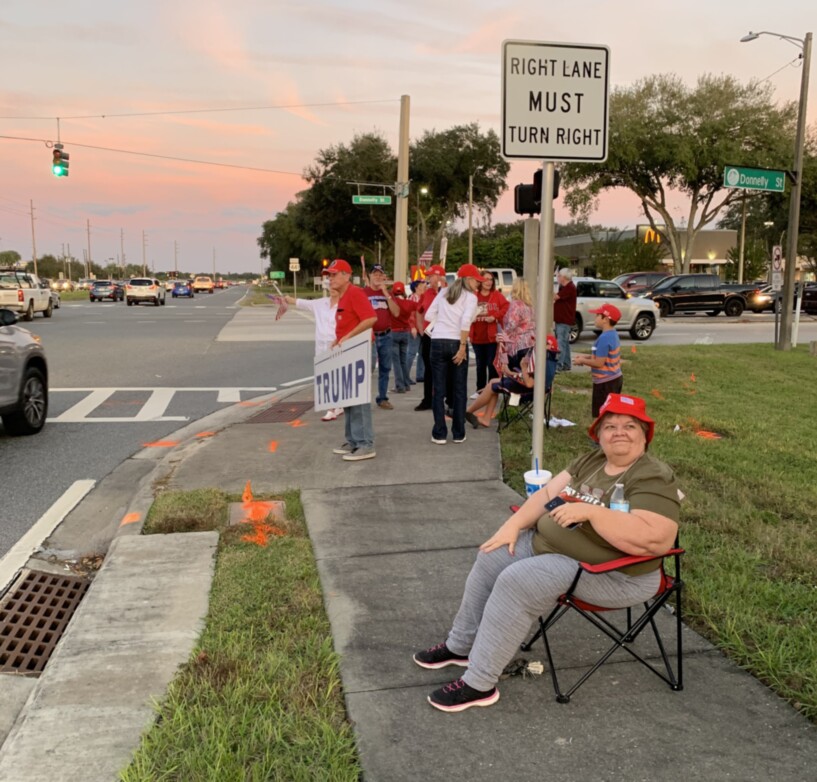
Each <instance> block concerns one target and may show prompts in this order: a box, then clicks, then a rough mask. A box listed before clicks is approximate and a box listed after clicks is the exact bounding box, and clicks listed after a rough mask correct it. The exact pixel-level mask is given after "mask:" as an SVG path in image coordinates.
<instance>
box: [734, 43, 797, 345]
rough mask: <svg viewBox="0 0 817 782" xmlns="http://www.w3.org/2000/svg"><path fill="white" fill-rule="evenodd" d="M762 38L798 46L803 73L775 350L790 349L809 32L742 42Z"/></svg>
mask: <svg viewBox="0 0 817 782" xmlns="http://www.w3.org/2000/svg"><path fill="white" fill-rule="evenodd" d="M761 35H772V36H774V37H775V38H780V39H782V40H785V41H789V42H790V43H793V44H794V45H795V46H799V47H800V48H801V50H802V52H803V72H802V74H801V76H800V105H799V110H798V113H797V135H796V137H795V141H794V171H792V177H793V180H794V181H793V183H792V188H791V202H790V205H789V227H788V234H787V236H786V245H787V246H786V269H785V271H784V274H783V312H782V317H781V319H780V336H779V339H778V341H777V344H776V345H775V347H776V348H777V350H791V332H792V321H793V318H792V306H793V304H794V273H795V267H796V266H797V239H798V235H799V232H800V191H801V189H802V185H803V149H804V148H805V143H806V104H807V103H808V80H809V70H810V69H811V33H806V36H805V38H802V39H801V38H794V37H793V36H790V35H781V34H780V33H772V32H768V31H765V30H764V31H763V32H759V33H752V32H750V33H749V34H748V35H744V36H743V38H741V39H740V40H741V42H742V43H745V42H747V41H754V40H755V39H757V38H758V37H759V36H761Z"/></svg>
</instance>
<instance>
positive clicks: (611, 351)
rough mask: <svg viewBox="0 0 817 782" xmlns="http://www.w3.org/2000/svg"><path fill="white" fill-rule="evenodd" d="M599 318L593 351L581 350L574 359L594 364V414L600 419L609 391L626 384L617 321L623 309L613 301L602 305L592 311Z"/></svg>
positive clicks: (576, 361)
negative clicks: (588, 352)
mask: <svg viewBox="0 0 817 782" xmlns="http://www.w3.org/2000/svg"><path fill="white" fill-rule="evenodd" d="M590 314H591V315H595V316H596V319H595V322H594V324H593V327H594V328H595V329H597V330H598V329H600V330H601V334H599V336H598V339H597V340H596V343H595V344H594V345H593V348H592V350H593V354H592V355H590V356H588V355H587V354H586V353H580V354H579V355H577V356H576V357H575V358H574V359H573V363H574V364H575V365H576V366H583V367H590V370H591V372H592V374H593V402H592V414H593V418H596V417H597V416H598V414H599V410H601V406H602V405H603V404H604V400H605V399H607V396H608V394H620V393H621V387H622V385H623V384H624V377H623V375H622V374H621V340H619V338H618V332H617V331H616V323H618V322H619V321H620V320H621V310H619V308H618V307H616V306H615V305H613V304H602V305H601V307H599V308H598V309H597V310H590Z"/></svg>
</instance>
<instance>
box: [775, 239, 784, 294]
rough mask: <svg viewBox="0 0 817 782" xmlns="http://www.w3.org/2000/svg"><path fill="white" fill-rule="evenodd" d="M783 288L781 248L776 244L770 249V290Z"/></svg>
mask: <svg viewBox="0 0 817 782" xmlns="http://www.w3.org/2000/svg"><path fill="white" fill-rule="evenodd" d="M782 287H783V248H782V247H781V246H780V245H779V244H776V245H775V246H774V247H772V290H775V291H779V290H781V288H782Z"/></svg>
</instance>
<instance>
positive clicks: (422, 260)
mask: <svg viewBox="0 0 817 782" xmlns="http://www.w3.org/2000/svg"><path fill="white" fill-rule="evenodd" d="M433 262H434V242H432V243H431V244H430V245H429V246H428V249H427V250H426V251H425V252H424V253H423V254H422V255H421V256H420V257H419V258H418V259H417V263H418V265H420V266H422V267H423V268H425V267H427V266H430V265H431V264H432V263H433Z"/></svg>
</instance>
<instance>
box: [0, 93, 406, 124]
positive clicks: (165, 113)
mask: <svg viewBox="0 0 817 782" xmlns="http://www.w3.org/2000/svg"><path fill="white" fill-rule="evenodd" d="M399 102H400V101H399V100H398V99H396V98H382V99H378V100H347V101H338V102H334V103H291V104H281V105H278V106H236V107H234V108H220V109H174V110H172V111H133V112H125V113H122V114H77V115H75V116H71V117H0V119H25V120H64V119H110V118H113V117H166V116H171V115H178V114H216V113H223V112H228V111H268V110H270V109H278V110H283V109H314V108H321V107H326V106H360V105H363V104H367V103H399Z"/></svg>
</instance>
